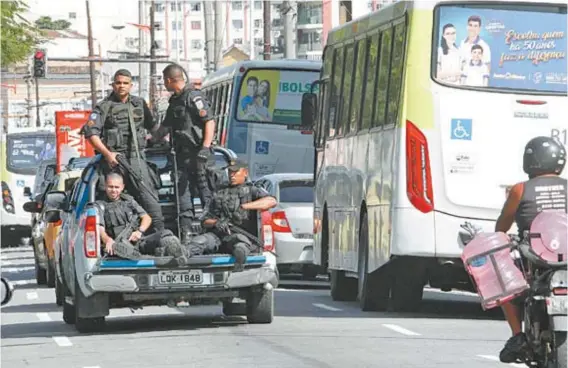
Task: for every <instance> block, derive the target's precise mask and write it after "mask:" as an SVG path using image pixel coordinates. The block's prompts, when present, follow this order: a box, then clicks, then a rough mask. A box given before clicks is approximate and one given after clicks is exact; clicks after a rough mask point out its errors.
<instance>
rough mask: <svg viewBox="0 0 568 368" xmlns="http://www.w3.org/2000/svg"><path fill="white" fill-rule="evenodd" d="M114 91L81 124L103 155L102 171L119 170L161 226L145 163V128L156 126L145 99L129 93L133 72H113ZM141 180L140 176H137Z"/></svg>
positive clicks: (152, 182) (156, 226) (158, 228)
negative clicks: (122, 159) (127, 168)
mask: <svg viewBox="0 0 568 368" xmlns="http://www.w3.org/2000/svg"><path fill="white" fill-rule="evenodd" d="M112 87H113V92H112V94H111V95H110V96H108V97H107V98H106V99H104V100H102V101H101V102H99V104H98V105H97V106H96V107H95V108H94V109H93V112H92V113H91V116H90V117H89V120H88V121H87V123H86V124H85V125H84V126H83V133H84V135H85V137H86V138H87V139H88V140H89V142H91V144H92V145H93V147H95V150H96V152H97V153H100V154H102V155H103V157H104V158H105V161H104V162H103V164H102V165H101V166H102V167H101V169H102V173H103V174H107V173H109V172H111V171H116V170H118V171H120V172H121V174H122V175H123V176H124V178H125V179H126V183H125V184H126V190H127V191H128V193H129V194H131V195H132V196H133V197H134V198H136V200H137V201H138V202H139V203H140V204H141V205H142V207H144V209H145V210H146V211H148V214H149V215H150V216H151V217H152V224H153V227H154V230H155V231H161V230H162V229H164V219H163V215H162V209H161V207H160V204H159V202H158V192H157V190H156V186H155V185H156V184H155V179H152V175H156V174H154V173H153V172H152V171H151V169H150V168H149V166H148V164H147V163H146V161H145V159H146V157H145V154H144V148H145V147H146V129H147V130H150V131H153V130H154V131H155V130H156V129H157V128H158V126H157V125H156V123H155V122H154V119H153V117H152V113H151V112H150V109H149V108H148V105H147V104H146V101H144V99H142V98H140V97H137V96H132V95H131V94H130V89H131V88H132V75H131V74H130V72H129V71H128V70H126V69H120V70H118V71H117V72H116V73H115V74H114V81H113V84H112ZM118 154H120V155H122V156H124V157H125V158H126V159H127V161H128V162H129V164H130V166H131V168H132V169H133V170H134V172H135V175H136V176H137V177H138V180H137V179H135V178H134V177H133V176H132V174H131V173H129V172H126V171H125V170H124V169H123V168H121V167H119V166H118V161H117V158H116V156H117V155H118ZM140 178H141V179H142V180H139V179H140Z"/></svg>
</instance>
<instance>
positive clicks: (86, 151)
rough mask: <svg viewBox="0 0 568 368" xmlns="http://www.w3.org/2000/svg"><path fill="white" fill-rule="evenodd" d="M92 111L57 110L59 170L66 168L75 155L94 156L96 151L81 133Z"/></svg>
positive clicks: (56, 126) (56, 128)
mask: <svg viewBox="0 0 568 368" xmlns="http://www.w3.org/2000/svg"><path fill="white" fill-rule="evenodd" d="M90 113H91V112H90V111H57V112H56V113H55V131H56V137H57V138H56V141H57V172H60V171H61V170H64V169H65V166H66V165H67V164H68V163H69V160H70V159H71V158H73V157H92V156H94V155H95V151H94V148H93V146H91V144H89V143H87V140H86V139H85V137H84V136H83V135H82V134H81V128H82V127H83V125H84V124H85V123H86V122H87V120H88V118H89V115H90Z"/></svg>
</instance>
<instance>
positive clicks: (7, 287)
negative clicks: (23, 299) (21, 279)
mask: <svg viewBox="0 0 568 368" xmlns="http://www.w3.org/2000/svg"><path fill="white" fill-rule="evenodd" d="M1 289H2V294H1V297H2V304H1V305H5V304H8V302H10V300H12V297H13V296H14V285H12V283H11V282H10V280H8V279H6V278H4V277H2V282H1Z"/></svg>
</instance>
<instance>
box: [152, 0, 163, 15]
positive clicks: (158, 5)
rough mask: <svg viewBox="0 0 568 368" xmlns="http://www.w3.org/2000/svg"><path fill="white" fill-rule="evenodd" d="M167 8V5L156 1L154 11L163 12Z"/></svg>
mask: <svg viewBox="0 0 568 368" xmlns="http://www.w3.org/2000/svg"><path fill="white" fill-rule="evenodd" d="M164 10H165V6H164V4H163V3H161V2H159V3H154V11H155V12H156V13H162V12H163V11H164Z"/></svg>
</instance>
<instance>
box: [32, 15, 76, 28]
mask: <svg viewBox="0 0 568 368" xmlns="http://www.w3.org/2000/svg"><path fill="white" fill-rule="evenodd" d="M35 25H36V27H37V28H38V29H50V30H55V31H62V30H66V29H69V27H71V23H70V22H68V21H66V20H65V19H57V20H53V19H51V17H47V16H42V17H39V19H38V20H36V21H35Z"/></svg>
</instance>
